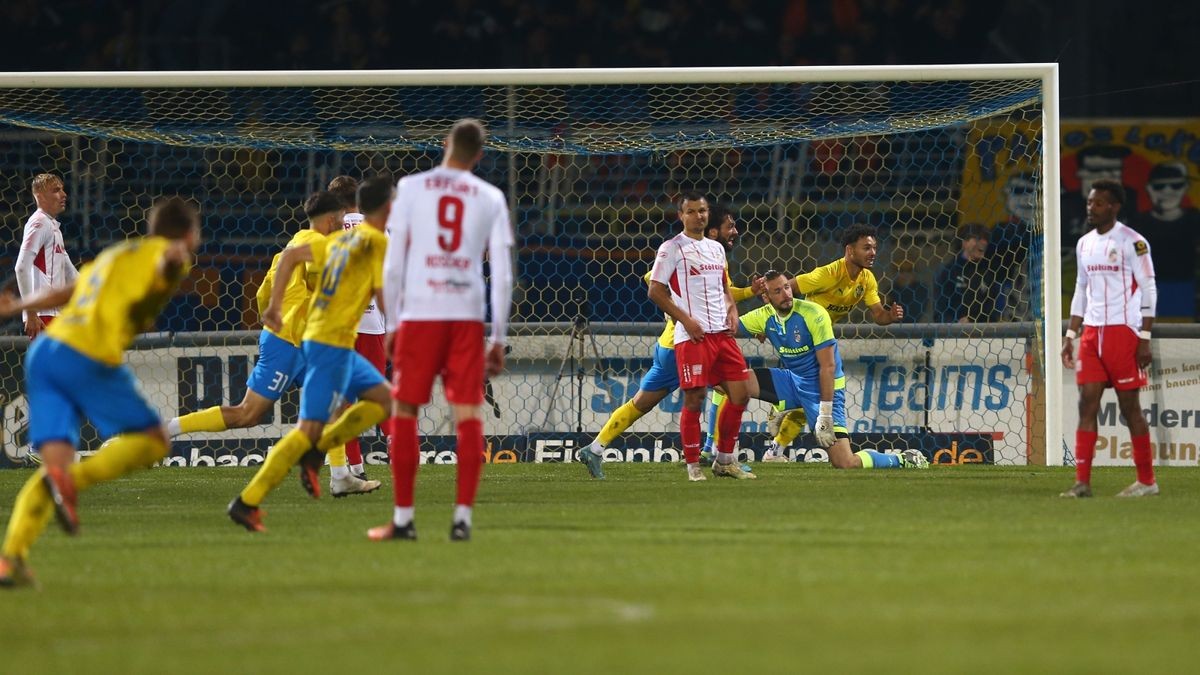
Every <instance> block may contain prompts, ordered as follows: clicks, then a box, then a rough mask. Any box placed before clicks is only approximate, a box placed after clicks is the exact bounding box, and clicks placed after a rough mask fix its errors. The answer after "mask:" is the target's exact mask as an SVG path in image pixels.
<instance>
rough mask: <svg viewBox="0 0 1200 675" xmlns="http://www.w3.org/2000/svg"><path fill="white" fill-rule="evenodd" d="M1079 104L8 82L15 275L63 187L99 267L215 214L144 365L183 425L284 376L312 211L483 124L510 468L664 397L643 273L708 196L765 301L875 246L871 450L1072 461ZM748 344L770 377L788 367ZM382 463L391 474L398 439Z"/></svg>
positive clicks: (669, 74) (968, 80)
mask: <svg viewBox="0 0 1200 675" xmlns="http://www.w3.org/2000/svg"><path fill="white" fill-rule="evenodd" d="M1055 77H1056V71H1055V69H1054V67H1053V66H1052V65H1050V66H1022V67H1008V68H1004V67H989V66H979V67H926V68H874V69H871V68H751V69H679V70H646V71H639V70H572V71H494V72H488V71H444V72H434V71H418V72H342V73H334V72H330V73H320V72H316V73H195V74H185V73H155V74H150V73H145V74H132V73H130V74H104V75H102V74H86V75H84V74H57V75H54V74H23V75H5V76H0V153H2V156H3V162H2V163H0V193H2V195H3V202H2V203H3V205H4V207H3V211H2V213H3V217H4V220H5V225H6V227H5V228H4V232H5V233H7V234H6V235H5V236H6V237H7V238H8V239H7V241H6V242H5V245H4V247H3V251H4V257H5V260H6V262H5V263H4V264H3V272H4V274H5V275H6V276H8V277H9V278H10V279H11V276H12V272H11V270H12V269H13V265H12V263H13V260H14V258H15V256H16V253H17V250H18V248H19V246H20V243H21V241H20V240H21V232H22V226H23V224H24V221H25V219H26V218H27V217H28V215H29V214H30V213H31V212H32V210H33V208H34V205H33V200H32V196H31V193H30V183H31V181H32V179H33V177H34V176H35V175H36V174H39V173H43V172H51V173H55V174H57V175H59V176H61V177H62V179H63V180H64V183H65V187H66V191H67V194H68V200H69V201H68V207H67V210H66V211H65V212H64V213H63V214H62V216H61V217H60V220H61V222H62V230H63V235H64V239H65V241H66V246H67V249H68V251H69V253H70V255H71V257H72V258H73V259H75V260H76V261H86V260H88V259H90V258H92V257H93V256H94V255H95V254H96V253H97V252H98V251H99V250H101V249H102V248H103V247H104V246H106V245H108V244H110V243H112V242H114V241H117V240H120V239H123V238H125V237H128V236H130V235H133V234H134V233H136V232H138V231H140V229H141V228H142V219H143V214H144V211H145V209H146V208H147V207H148V206H149V204H150V203H151V202H152V200H153V199H154V198H156V197H157V196H159V195H163V194H180V195H184V196H187V197H190V198H192V199H194V200H195V201H196V202H197V204H198V205H199V206H200V209H201V212H202V214H203V224H204V238H205V242H206V243H205V244H204V247H203V249H202V250H201V252H200V254H199V256H198V261H197V265H196V267H195V269H194V271H193V273H192V275H191V276H190V278H189V279H188V280H187V282H186V283H185V284H184V286H183V289H182V292H181V294H180V295H179V296H178V297H177V298H176V299H175V300H174V301H173V302H172V303H171V304H170V306H169V307H168V308H167V310H166V311H165V312H164V313H163V315H162V317H161V319H160V320H159V323H158V326H157V329H156V330H157V331H159V332H157V333H155V334H153V335H150V336H146V337H143V338H141V339H140V340H139V342H138V344H137V347H136V348H135V349H134V350H132V351H131V352H130V355H129V363H130V364H131V365H132V366H133V368H134V370H135V372H136V374H137V376H138V378H139V380H140V382H141V384H142V387H143V389H144V391H145V393H146V395H147V396H148V397H149V398H150V400H151V401H152V402H153V403H154V404H155V405H156V406H157V407H158V408H159V409H160V411H161V412H162V414H163V416H164V418H170V417H174V416H177V415H180V414H183V413H188V412H193V411H196V410H200V409H203V408H205V407H208V406H212V405H219V404H229V403H236V402H238V401H239V400H241V397H242V396H243V395H244V393H245V383H246V377H247V376H248V374H249V372H250V369H251V368H252V367H253V364H254V360H255V357H256V353H257V351H256V338H257V331H258V329H259V328H260V326H261V325H260V323H259V317H258V316H257V312H256V311H255V302H254V295H255V291H256V290H257V287H258V285H259V283H260V282H261V279H262V278H263V275H264V274H265V272H266V269H267V266H268V265H269V264H270V260H271V257H272V256H273V255H274V254H275V253H276V252H277V251H278V250H279V248H280V247H281V246H282V245H283V244H284V243H285V242H286V241H287V239H288V238H289V237H290V236H291V235H292V234H293V233H294V232H295V231H297V230H298V229H299V228H302V227H304V226H305V223H304V219H303V213H302V211H301V208H300V207H301V204H302V202H303V200H304V198H305V196H306V195H308V194H310V193H311V192H313V191H315V190H319V189H323V188H324V187H325V186H326V185H327V184H328V182H329V180H330V179H331V178H332V177H334V176H337V175H343V174H345V175H350V176H352V177H355V178H359V179H362V178H364V177H367V176H370V175H374V174H380V173H387V174H390V175H392V176H394V177H399V176H401V175H404V174H407V173H411V172H414V171H418V170H423V169H427V168H430V167H432V166H434V165H435V164H437V163H438V162H439V161H440V151H441V140H442V138H443V136H444V134H445V133H446V131H447V129H448V128H449V125H450V124H451V123H452V122H453V121H454V120H456V119H458V118H461V117H476V118H479V119H481V120H483V121H484V122H485V123H486V125H487V127H488V129H489V132H490V139H489V143H488V151H487V152H486V153H485V158H484V161H483V163H482V164H481V166H480V167H479V169H478V172H479V173H480V175H482V176H483V177H485V178H486V179H488V180H489V181H491V182H493V183H494V184H496V185H497V186H499V187H500V188H501V189H503V190H504V191H505V193H506V195H507V197H508V200H509V206H510V210H511V215H512V219H513V223H514V229H515V231H516V235H517V241H518V246H517V250H516V252H515V256H516V261H515V262H516V267H515V270H516V277H517V279H516V280H517V288H516V297H515V308H514V320H515V325H514V327H513V338H512V353H511V354H510V357H509V358H510V362H509V370H508V372H506V373H505V374H503V375H502V376H500V377H498V378H496V379H495V380H494V381H492V382H490V383H489V386H488V393H489V396H488V405H487V408H488V409H487V410H486V411H485V428H486V430H487V432H488V434H489V446H488V448H489V449H488V458H489V461H495V462H503V461H573V456H574V453H573V451H572V450H573V448H576V447H578V446H579V445H580V444H582V443H585V442H587V441H588V440H590V438H591V437H592V435H594V434H595V432H596V431H598V430H599V428H600V427H601V425H602V424H603V423H604V421H605V419H606V418H607V416H608V415H609V413H610V412H611V411H612V410H614V409H615V408H616V407H617V406H619V405H621V404H622V403H623V402H624V401H626V400H628V399H629V398H630V397H632V396H633V394H634V393H635V392H636V391H637V387H638V383H639V380H640V378H641V376H642V374H643V373H644V372H645V371H646V369H647V368H648V367H649V365H650V363H651V360H652V356H653V346H654V342H655V339H656V336H657V334H658V332H659V331H660V330H661V325H662V317H661V314H660V313H659V312H658V311H657V310H656V309H655V307H654V306H653V305H652V303H650V301H649V300H648V299H647V297H646V287H645V282H644V281H643V275H644V274H645V273H646V271H647V270H648V269H649V267H650V265H651V263H652V261H653V257H654V251H655V248H656V247H657V245H658V244H659V243H660V242H661V241H662V240H663V239H664V238H666V237H669V236H672V235H673V234H674V233H676V232H677V231H678V229H679V223H678V221H677V219H676V216H675V207H674V203H675V201H676V198H677V196H678V195H679V194H680V193H681V192H682V191H684V190H689V189H696V190H699V191H701V192H703V193H705V194H706V195H708V196H709V199H710V201H711V202H714V203H717V204H720V205H723V206H726V207H728V208H729V209H731V211H732V212H733V214H734V216H735V218H736V220H737V224H738V229H739V231H740V235H739V237H738V239H737V241H736V245H735V249H734V251H733V253H732V255H731V274H732V278H733V281H734V284H735V285H738V286H746V285H749V279H750V277H751V276H752V275H753V274H761V273H763V272H765V271H766V270H768V269H779V270H781V271H786V272H789V273H792V274H795V273H801V272H806V271H810V270H812V269H814V268H815V267H817V266H819V265H823V264H826V263H828V262H832V261H834V260H836V259H838V258H840V257H841V256H842V255H843V248H842V246H841V245H840V244H839V236H840V234H841V232H842V231H843V230H844V229H845V228H846V227H848V226H850V225H852V224H857V223H862V224H867V225H871V226H874V227H875V228H877V231H878V242H879V253H878V258H877V259H876V261H875V263H874V274H875V276H876V277H877V278H878V280H879V286H880V291H881V293H882V296H883V298H884V301H885V303H886V304H891V303H893V302H899V303H901V304H902V305H903V306H904V307H905V308H906V313H907V318H906V320H905V321H904V322H903V323H901V324H897V325H893V326H888V327H881V326H877V325H875V324H874V323H872V322H871V320H870V315H869V313H867V312H865V311H864V310H863V309H862V306H861V305H859V306H857V307H856V308H855V309H854V310H853V311H852V312H851V313H850V316H849V317H848V319H847V320H846V321H845V322H844V323H843V324H841V325H839V326H838V329H837V330H838V335H839V337H840V339H841V341H840V346H841V352H842V357H843V360H844V364H845V370H846V375H847V394H848V396H847V408H848V410H847V412H848V418H849V420H848V421H849V426H850V428H851V431H852V436H853V441H854V444H855V445H856V446H861V447H877V448H884V449H887V448H902V447H919V448H921V449H923V450H924V451H925V452H926V453H927V454H928V455H929V456H930V458H931V459H933V460H934V461H937V462H943V463H949V462H953V463H970V462H977V461H978V462H994V463H1006V464H1023V463H1044V462H1047V461H1049V462H1050V463H1059V462H1061V444H1060V443H1058V442H1054V443H1047V442H1046V439H1047V438H1055V439H1057V438H1059V437H1060V435H1061V434H1060V431H1059V430H1058V429H1057V427H1055V426H1054V425H1055V424H1056V422H1055V419H1056V417H1057V415H1055V414H1054V411H1055V410H1056V409H1057V408H1056V406H1058V405H1059V404H1058V403H1054V404H1052V405H1050V406H1049V408H1048V403H1047V402H1048V401H1059V400H1060V399H1061V396H1060V395H1059V393H1058V392H1059V389H1060V388H1061V380H1062V373H1061V369H1060V367H1059V366H1058V365H1057V364H1056V363H1055V360H1053V359H1051V360H1047V359H1046V358H1045V355H1046V354H1047V353H1050V354H1057V351H1058V343H1057V340H1058V337H1057V336H1058V332H1059V331H1058V321H1059V317H1060V312H1061V309H1060V307H1059V303H1060V300H1059V295H1060V294H1059V293H1058V291H1057V288H1058V284H1059V280H1058V279H1057V277H1056V275H1057V273H1058V272H1057V270H1058V259H1057V258H1058V243H1057V238H1058V235H1057V224H1056V222H1054V221H1053V219H1048V218H1047V217H1046V214H1047V213H1054V212H1055V209H1056V206H1057V194H1056V190H1053V189H1050V190H1048V189H1047V187H1046V186H1050V187H1051V188H1053V187H1054V186H1055V185H1056V184H1057V182H1058V179H1057V167H1056V162H1057V159H1056V156H1057V142H1056V140H1055V137H1056V129H1057V113H1056V111H1055V109H1054V98H1055V96H1056V92H1055V90H1054V87H1055V86H1056V85H1055V84H1054V83H1055V79H1054V78H1055ZM979 240H986V241H987V248H986V249H983V250H982V251H977V250H976V249H975V248H972V247H975V246H977V245H978V242H979ZM969 248H970V249H971V250H970V251H968V250H967V249H969ZM964 255H965V256H966V257H965V258H964ZM980 255H982V258H981V259H980V260H979V261H978V262H977V261H975V259H974V258H976V257H979V256H980ZM964 260H966V261H967V263H966V264H963V261H964ZM956 261H957V262H956ZM1047 278H1049V279H1050V280H1051V282H1050V283H1051V286H1050V288H1051V289H1052V290H1053V292H1050V293H1046V292H1045V289H1046V288H1047V285H1046V282H1045V279H1047ZM758 304H760V301H759V300H757V299H751V300H748V301H745V302H744V303H742V305H741V310H742V311H743V312H745V311H749V310H751V309H753V308H754V307H756V306H758ZM1048 327H1052V328H1053V329H1052V330H1048ZM4 333H5V335H6V336H7V337H4V338H0V359H3V363H4V365H3V367H2V368H0V397H2V399H3V405H4V422H3V424H4V429H3V444H4V455H3V456H2V457H0V462H7V463H9V464H16V463H20V462H21V461H22V460H23V459H24V458H25V455H26V453H27V448H26V442H25V432H26V427H27V416H28V410H27V406H26V404H25V399H24V394H23V392H24V383H23V372H22V366H21V361H22V357H23V354H24V351H25V348H26V347H27V344H28V341H27V339H26V338H24V337H23V336H22V335H21V325H20V323H19V322H16V321H10V322H9V323H8V324H6V326H5V331H4ZM742 346H743V348H744V350H745V351H746V354H747V357H748V358H749V360H750V361H751V363H752V365H764V364H765V365H774V364H775V363H776V362H777V359H776V357H775V355H774V354H772V353H771V352H770V349H769V347H765V346H763V345H760V344H759V343H758V342H756V341H754V340H743V341H742ZM439 395H440V394H439V393H438V392H435V403H434V404H432V405H430V406H429V407H428V408H426V409H425V411H424V413H423V417H422V419H421V422H420V428H421V432H422V434H423V448H422V449H423V451H424V453H425V454H424V459H425V461H431V462H441V461H452V458H453V454H452V448H453V443H454V440H453V436H454V430H453V424H452V421H451V414H450V411H449V410H448V409H447V408H446V407H445V406H444V405H441V404H439V403H437V397H438V396H439ZM297 401H298V395H297V392H291V393H289V394H288V395H286V396H285V397H284V398H283V399H282V400H281V401H280V403H279V404H278V405H277V406H276V408H275V410H274V411H273V412H272V414H271V415H270V417H269V419H267V420H265V421H264V424H262V425H260V426H257V427H254V428H252V429H245V430H239V431H230V432H226V433H222V434H196V435H192V436H183V437H179V438H177V439H176V442H175V447H174V449H173V453H174V454H173V456H172V457H171V458H169V459H168V460H167V463H175V464H210V463H215V464H233V463H243V464H244V463H253V462H255V461H258V460H259V459H261V456H262V454H263V453H264V452H265V450H266V449H267V448H268V447H270V445H271V444H272V443H273V442H274V441H275V440H276V439H277V438H278V437H279V436H280V435H281V434H282V432H283V430H284V429H285V428H286V427H287V425H289V424H291V423H293V422H294V421H295V418H296V413H297ZM680 406H681V399H680V397H679V395H678V393H675V394H673V395H672V396H670V397H668V398H667V399H666V400H665V401H664V402H663V404H662V405H661V406H660V407H659V408H658V409H657V410H656V411H655V412H653V413H651V414H649V415H647V416H646V417H644V418H643V419H642V420H640V421H639V422H638V423H637V424H636V425H635V426H634V427H633V428H632V429H631V430H630V432H629V434H628V435H627V436H625V437H624V438H623V439H622V440H619V441H618V442H617V443H614V444H613V449H611V450H610V455H609V459H613V460H627V461H656V460H657V461H666V460H672V459H675V458H677V457H678V455H679V453H678V451H677V448H678V447H679V445H678V433H677V432H678V424H677V419H678V412H679V409H680ZM766 417H767V406H766V404H752V405H751V407H750V409H749V410H748V412H747V415H746V418H745V423H744V426H743V434H742V437H741V448H742V450H743V452H745V453H747V455H756V454H757V453H759V452H761V448H762V446H763V444H764V443H765V441H766V440H767V437H766ZM95 442H96V438H95V432H94V430H91V429H85V445H88V444H91V445H94V444H95ZM812 445H813V442H812V439H811V437H809V436H807V435H805V436H801V437H800V438H799V439H797V441H796V443H795V446H794V448H793V449H792V453H793V454H794V455H795V456H797V457H798V458H800V459H809V460H812V459H817V458H819V455H820V453H815V452H813V451H812V450H811V448H812ZM364 451H365V454H366V455H367V458H368V461H386V443H385V441H384V439H383V437H382V436H381V435H379V434H378V433H373V434H368V436H367V437H365V438H364Z"/></svg>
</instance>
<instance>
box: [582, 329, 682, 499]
mask: <svg viewBox="0 0 1200 675" xmlns="http://www.w3.org/2000/svg"><path fill="white" fill-rule="evenodd" d="M678 388H679V373H678V370H677V366H676V362H675V350H674V349H668V348H666V347H663V346H662V345H660V344H657V343H656V344H655V345H654V362H653V363H652V364H651V365H650V370H648V371H646V374H645V375H643V376H642V381H641V383H640V384H639V385H638V391H637V393H636V394H634V395H633V398H632V399H630V400H628V401H626V402H625V403H624V404H622V405H621V406H620V407H619V408H617V409H616V410H614V411H613V413H612V414H611V415H609V417H608V420H606V421H605V422H604V426H602V427H601V428H600V433H598V434H596V438H594V439H593V440H592V443H591V445H589V446H588V447H586V448H584V449H582V450H580V451H579V456H580V459H581V460H582V461H583V462H584V464H586V465H587V467H588V472H589V473H591V475H592V477H593V478H604V469H603V468H602V467H601V462H602V461H603V457H604V450H605V448H607V447H608V446H609V444H610V443H612V442H613V441H614V440H616V439H617V437H618V436H620V435H621V434H623V433H625V430H626V429H628V428H629V427H630V426H632V425H633V423H634V422H636V421H638V420H639V419H641V418H642V416H644V415H645V414H646V413H648V412H650V411H651V410H654V408H655V407H656V406H657V405H658V404H659V403H661V402H662V400H663V399H664V398H666V397H667V395H668V394H670V393H671V392H673V391H675V390H676V389H678Z"/></svg>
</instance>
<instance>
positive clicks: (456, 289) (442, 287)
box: [425, 279, 471, 293]
mask: <svg viewBox="0 0 1200 675" xmlns="http://www.w3.org/2000/svg"><path fill="white" fill-rule="evenodd" d="M425 283H426V285H428V286H429V288H430V289H431V290H434V291H438V292H441V293H463V292H466V291H467V290H469V289H470V288H471V284H470V283H468V282H465V281H455V280H453V279H447V280H445V281H439V280H437V279H430V280H428V281H426V282H425Z"/></svg>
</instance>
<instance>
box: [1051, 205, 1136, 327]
mask: <svg viewBox="0 0 1200 675" xmlns="http://www.w3.org/2000/svg"><path fill="white" fill-rule="evenodd" d="M1075 259H1076V261H1077V262H1078V267H1079V271H1078V273H1077V275H1076V278H1075V296H1074V298H1073V299H1072V301H1071V314H1073V315H1075V316H1082V317H1083V323H1084V325H1085V326H1117V325H1122V324H1123V325H1126V326H1130V327H1131V328H1133V329H1134V330H1140V329H1141V326H1142V317H1143V316H1154V309H1155V308H1154V304H1155V300H1156V296H1157V289H1156V286H1155V282H1154V263H1153V261H1151V259H1150V244H1148V243H1147V242H1146V239H1145V238H1144V237H1142V235H1140V234H1138V233H1137V232H1135V231H1133V230H1132V229H1130V228H1129V227H1127V226H1126V225H1125V224H1124V223H1121V222H1117V223H1116V224H1115V225H1113V227H1112V229H1110V230H1109V231H1108V232H1105V233H1104V234H1100V233H1099V232H1097V231H1096V230H1092V231H1091V232H1088V233H1087V234H1085V235H1083V236H1082V237H1080V238H1079V243H1077V244H1076V245H1075Z"/></svg>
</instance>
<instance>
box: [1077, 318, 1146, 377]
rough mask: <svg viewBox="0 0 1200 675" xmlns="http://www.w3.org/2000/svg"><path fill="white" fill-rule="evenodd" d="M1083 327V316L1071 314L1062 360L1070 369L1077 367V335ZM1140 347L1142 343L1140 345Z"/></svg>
mask: <svg viewBox="0 0 1200 675" xmlns="http://www.w3.org/2000/svg"><path fill="white" fill-rule="evenodd" d="M1082 329H1083V317H1082V316H1079V315H1074V314H1073V315H1071V323H1070V324H1069V326H1068V328H1067V334H1066V335H1064V336H1063V348H1062V362H1063V367H1064V368H1066V369H1068V370H1074V369H1075V337H1076V336H1078V335H1079V331H1080V330H1082ZM1145 342H1146V348H1147V349H1149V347H1150V341H1149V340H1145ZM1139 347H1140V345H1139Z"/></svg>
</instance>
